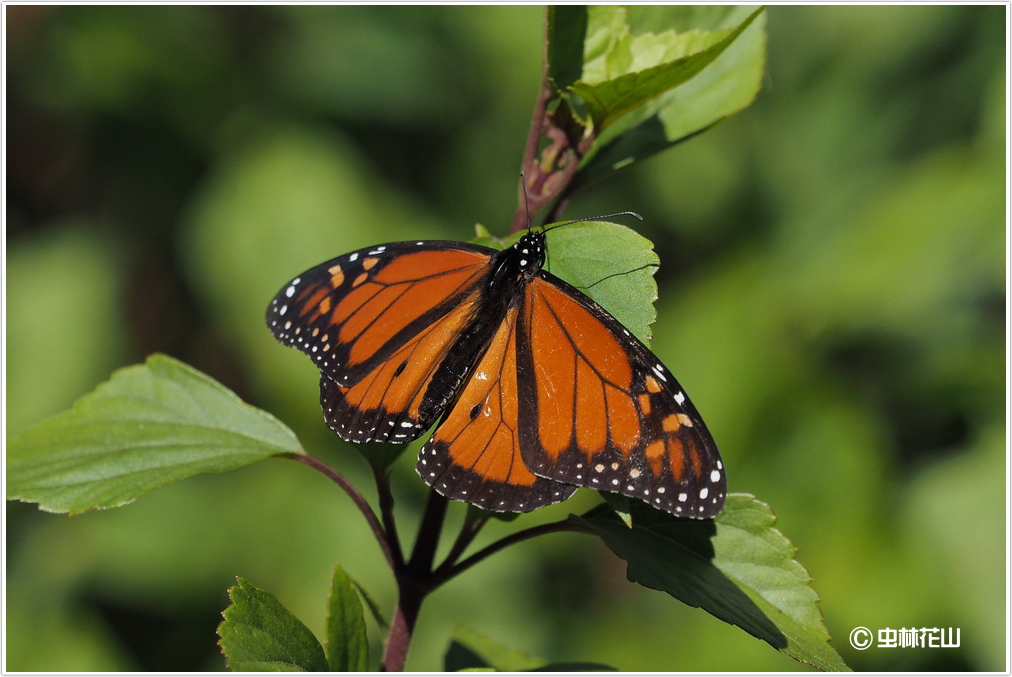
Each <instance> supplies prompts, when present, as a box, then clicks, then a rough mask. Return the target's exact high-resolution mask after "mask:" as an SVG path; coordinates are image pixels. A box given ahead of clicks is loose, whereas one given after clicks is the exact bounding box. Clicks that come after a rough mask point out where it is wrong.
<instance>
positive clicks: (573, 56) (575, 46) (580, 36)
mask: <svg viewBox="0 0 1012 677" xmlns="http://www.w3.org/2000/svg"><path fill="white" fill-rule="evenodd" d="M547 20H548V30H547V32H546V35H547V37H548V77H549V78H550V79H551V80H552V81H553V82H554V83H555V87H556V88H557V89H558V90H560V91H561V90H564V89H565V88H567V87H569V86H570V85H571V84H573V83H574V82H576V81H577V80H579V79H580V76H581V75H582V74H583V44H584V40H585V38H586V34H587V8H586V7H585V6H582V5H549V6H548V19H547Z"/></svg>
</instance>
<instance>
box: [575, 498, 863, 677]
mask: <svg viewBox="0 0 1012 677" xmlns="http://www.w3.org/2000/svg"><path fill="white" fill-rule="evenodd" d="M632 517H633V526H632V528H629V527H628V526H627V525H626V524H625V523H623V522H622V520H621V519H619V518H618V517H617V516H616V515H615V514H614V513H612V512H611V511H609V510H607V509H606V508H605V509H595V510H592V511H591V512H589V513H587V515H585V516H584V517H573V518H572V519H574V520H575V521H577V522H578V523H580V524H583V525H586V526H589V527H590V528H592V529H593V530H594V531H595V532H596V533H597V534H598V535H600V536H601V538H602V539H603V540H604V542H605V544H606V545H607V546H608V547H609V548H610V549H611V550H612V551H613V552H614V553H615V554H617V555H618V556H619V557H621V558H622V559H624V560H626V562H627V563H628V572H627V576H628V578H629V580H630V581H633V582H635V583H640V584H641V585H644V586H646V587H648V588H653V589H655V590H661V591H663V592H666V593H668V594H669V595H671V596H672V597H675V598H676V599H679V600H681V601H682V602H684V603H686V604H688V605H690V606H694V607H700V608H702V609H704V610H705V611H707V612H709V613H711V614H713V615H714V616H716V617H717V618H719V619H721V620H723V621H725V622H727V623H732V624H734V625H737V626H738V627H740V628H741V629H743V630H745V631H746V632H748V633H749V634H751V635H753V636H754V637H757V638H759V639H761V640H764V641H766V642H768V643H769V644H770V645H771V646H773V647H774V648H776V649H778V650H780V651H783V652H784V653H786V654H788V655H790V656H792V657H793V658H795V659H796V660H799V661H802V662H804V663H809V664H811V665H813V666H815V667H817V668H820V669H822V670H835V671H836V670H848V669H849V668H848V667H847V665H846V663H844V662H843V659H842V658H840V656H839V655H838V654H837V653H836V651H834V650H833V649H832V648H831V647H830V646H829V644H828V641H829V633H828V631H827V630H826V627H825V625H824V624H823V621H822V615H821V613H820V612H819V609H818V607H817V605H816V602H817V601H818V595H817V594H816V593H815V591H814V590H812V589H811V587H810V586H809V583H810V580H811V579H810V578H809V576H808V572H806V571H805V569H804V567H802V566H801V565H800V564H799V563H798V562H796V561H795V560H794V553H795V548H794V546H792V545H791V543H790V542H789V541H788V540H787V539H786V538H784V536H783V535H782V534H781V533H780V532H779V531H777V530H776V529H774V528H773V524H774V522H775V521H776V518H775V517H774V516H773V513H772V511H771V510H770V509H769V506H767V505H766V504H764V503H762V502H761V501H759V500H757V499H756V498H754V497H753V496H749V495H744V494H732V495H730V496H728V498H727V503H726V504H725V506H724V510H723V511H721V513H720V514H719V515H718V516H717V518H716V519H714V520H707V521H696V520H688V519H679V518H677V517H674V516H672V515H669V514H667V513H662V512H660V511H657V510H653V509H652V508H650V507H649V506H646V505H642V504H634V505H633V510H632Z"/></svg>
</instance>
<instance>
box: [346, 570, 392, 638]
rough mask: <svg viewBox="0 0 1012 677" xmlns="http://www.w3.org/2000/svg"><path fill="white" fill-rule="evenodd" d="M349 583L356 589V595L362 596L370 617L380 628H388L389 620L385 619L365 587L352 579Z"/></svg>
mask: <svg viewBox="0 0 1012 677" xmlns="http://www.w3.org/2000/svg"><path fill="white" fill-rule="evenodd" d="M351 584H352V585H354V586H355V589H356V590H358V596H359V597H361V598H362V601H363V602H365V605H366V607H367V608H368V609H369V613H370V614H372V618H373V620H374V621H376V625H378V626H379V627H380V630H389V629H390V622H389V621H388V620H387V619H386V616H384V615H383V612H382V611H380V609H379V605H378V604H376V600H374V599H373V598H372V595H370V594H369V593H368V592H366V589H365V588H363V587H362V586H361V585H359V583H358V581H354V580H353V581H352V582H351Z"/></svg>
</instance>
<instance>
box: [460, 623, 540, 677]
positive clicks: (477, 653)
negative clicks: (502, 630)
mask: <svg viewBox="0 0 1012 677" xmlns="http://www.w3.org/2000/svg"><path fill="white" fill-rule="evenodd" d="M443 662H444V667H443V669H444V670H445V671H447V672H458V671H461V670H474V669H485V668H492V669H494V670H497V671H502V672H522V671H524V670H534V669H535V668H537V667H538V666H541V665H544V661H543V660H542V659H540V658H534V657H532V656H528V655H527V654H525V653H522V652H520V651H516V650H514V649H510V648H509V647H506V646H504V645H502V644H500V643H499V642H497V641H495V640H494V639H492V638H490V637H487V636H486V635H483V634H481V633H479V632H475V631H474V630H471V629H470V628H468V627H466V626H464V625H459V626H457V629H456V630H454V632H453V637H452V641H451V642H450V647H449V649H447V651H446V656H445V658H444V661H443Z"/></svg>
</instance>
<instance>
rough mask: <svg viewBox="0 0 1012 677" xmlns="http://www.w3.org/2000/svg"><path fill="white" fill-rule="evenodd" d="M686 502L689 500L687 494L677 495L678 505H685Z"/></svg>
mask: <svg viewBox="0 0 1012 677" xmlns="http://www.w3.org/2000/svg"><path fill="white" fill-rule="evenodd" d="M687 500H689V495H688V494H686V493H681V494H678V502H679V503H685V502H686V501H687Z"/></svg>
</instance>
